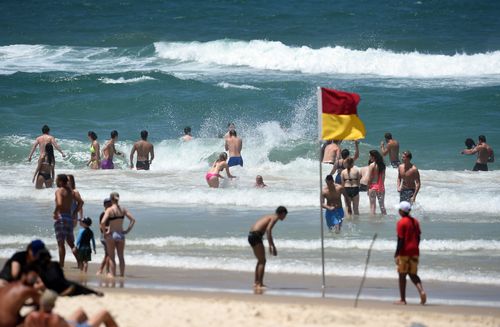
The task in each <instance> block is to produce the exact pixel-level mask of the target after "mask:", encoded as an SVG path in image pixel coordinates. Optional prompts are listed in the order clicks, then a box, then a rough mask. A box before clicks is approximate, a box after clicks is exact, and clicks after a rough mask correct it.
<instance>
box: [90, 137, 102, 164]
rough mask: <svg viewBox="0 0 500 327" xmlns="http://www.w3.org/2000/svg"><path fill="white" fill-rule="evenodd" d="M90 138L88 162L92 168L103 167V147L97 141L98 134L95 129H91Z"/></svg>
mask: <svg viewBox="0 0 500 327" xmlns="http://www.w3.org/2000/svg"><path fill="white" fill-rule="evenodd" d="M87 136H88V138H89V140H90V160H89V162H88V163H87V166H89V167H90V168H91V169H99V168H101V154H100V153H101V151H100V150H101V147H100V145H99V142H97V134H96V133H95V132H94V131H89V132H88V134H87Z"/></svg>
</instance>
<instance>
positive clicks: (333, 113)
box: [318, 88, 366, 141]
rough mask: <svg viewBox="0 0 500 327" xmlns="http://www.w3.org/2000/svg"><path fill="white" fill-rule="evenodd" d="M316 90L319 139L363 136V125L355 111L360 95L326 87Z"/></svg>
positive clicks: (350, 138) (354, 138) (329, 139)
mask: <svg viewBox="0 0 500 327" xmlns="http://www.w3.org/2000/svg"><path fill="white" fill-rule="evenodd" d="M318 91H319V92H318V118H319V120H320V122H319V127H320V139H321V140H325V141H331V140H359V139H362V138H365V136H366V130H365V126H364V124H363V122H362V121H361V119H359V117H358V113H357V105H358V103H359V101H360V96H359V95H358V94H356V93H349V92H343V91H337V90H332V89H327V88H318Z"/></svg>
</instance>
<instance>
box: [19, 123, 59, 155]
mask: <svg viewBox="0 0 500 327" xmlns="http://www.w3.org/2000/svg"><path fill="white" fill-rule="evenodd" d="M49 132H50V128H49V126H47V125H43V127H42V135H40V136H39V137H37V138H36V139H35V143H33V147H32V148H31V151H30V155H29V157H28V161H31V158H32V157H33V153H35V150H36V147H39V149H40V156H41V155H42V154H44V153H45V145H47V144H49V143H50V144H52V145H53V146H54V148H56V150H57V151H59V152H60V153H61V155H62V156H63V158H64V157H66V155H65V154H64V152H63V151H62V150H61V147H60V146H59V144H57V142H56V139H55V138H54V137H53V136H52V135H49Z"/></svg>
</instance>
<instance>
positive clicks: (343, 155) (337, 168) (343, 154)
mask: <svg viewBox="0 0 500 327" xmlns="http://www.w3.org/2000/svg"><path fill="white" fill-rule="evenodd" d="M354 148H355V150H354V157H352V159H353V163H354V162H356V160H358V158H359V141H358V140H356V141H354ZM339 149H340V148H339ZM350 155H351V153H350V152H349V150H348V149H342V151H340V158H338V160H337V161H336V162H335V164H334V165H333V169H332V172H331V173H330V174H331V175H333V174H334V173H335V172H336V173H337V175H336V176H335V183H337V184H342V179H341V174H342V171H343V170H344V169H345V168H346V164H345V161H346V160H347V158H350Z"/></svg>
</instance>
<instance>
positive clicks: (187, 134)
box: [181, 126, 193, 142]
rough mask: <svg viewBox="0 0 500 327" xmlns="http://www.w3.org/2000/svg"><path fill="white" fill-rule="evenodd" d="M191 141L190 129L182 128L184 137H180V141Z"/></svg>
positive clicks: (187, 127)
mask: <svg viewBox="0 0 500 327" xmlns="http://www.w3.org/2000/svg"><path fill="white" fill-rule="evenodd" d="M192 139H193V135H191V127H189V126H186V127H184V136H183V137H181V140H182V141H184V142H189V141H191V140H192Z"/></svg>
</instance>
